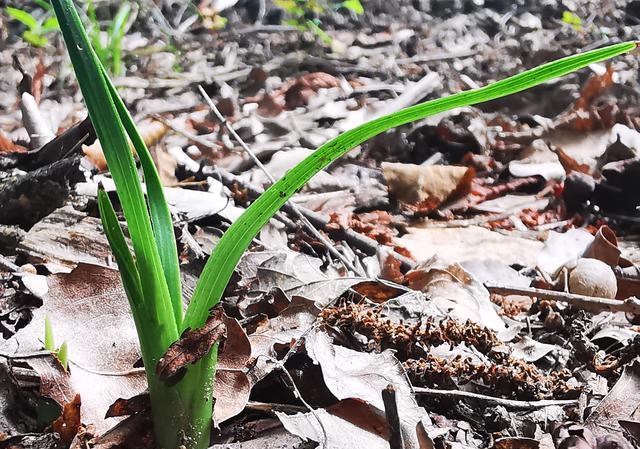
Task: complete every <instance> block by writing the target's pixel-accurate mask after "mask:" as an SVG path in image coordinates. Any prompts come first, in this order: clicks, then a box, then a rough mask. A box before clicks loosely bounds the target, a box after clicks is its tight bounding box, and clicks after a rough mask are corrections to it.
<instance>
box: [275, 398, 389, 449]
mask: <svg viewBox="0 0 640 449" xmlns="http://www.w3.org/2000/svg"><path fill="white" fill-rule="evenodd" d="M347 412H348V413H347ZM276 415H277V416H278V418H279V419H280V421H281V422H282V425H283V426H284V428H285V429H287V431H288V432H290V433H292V434H294V435H297V436H299V437H300V438H302V439H303V440H305V441H307V440H311V441H315V442H318V443H321V446H322V447H324V448H326V449H345V448H367V449H389V442H388V441H387V439H386V438H384V437H383V436H381V434H382V435H385V434H386V433H388V428H387V429H384V427H383V426H384V425H385V424H386V422H383V420H384V415H382V416H380V411H378V410H376V409H375V408H374V407H372V406H370V405H369V404H367V403H365V402H362V401H354V400H351V399H346V400H343V401H340V402H338V403H337V404H335V405H333V406H332V407H331V410H329V409H327V410H325V409H319V410H315V411H314V412H313V413H311V412H309V413H297V414H295V415H286V414H284V413H280V412H276ZM318 420H320V422H321V423H322V424H320V423H318ZM385 430H386V432H385ZM322 443H324V444H322Z"/></svg>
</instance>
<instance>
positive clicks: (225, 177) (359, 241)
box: [217, 168, 416, 272]
mask: <svg viewBox="0 0 640 449" xmlns="http://www.w3.org/2000/svg"><path fill="white" fill-rule="evenodd" d="M217 170H218V172H219V173H220V178H221V180H222V182H223V183H224V184H225V185H226V186H227V187H229V186H230V185H231V184H233V183H237V184H238V185H240V186H241V187H242V188H243V189H246V190H247V191H248V193H249V195H250V196H251V197H253V198H257V197H258V196H260V194H262V193H263V192H264V191H263V190H262V189H260V188H258V187H256V186H254V185H251V184H249V183H247V182H245V181H244V180H243V179H241V178H239V177H238V176H235V175H233V174H231V173H229V172H227V171H225V170H223V169H221V168H218V169H217ZM282 210H283V211H285V212H288V213H291V214H293V213H294V212H293V210H292V209H291V208H290V207H289V203H286V204H285V205H284V206H282ZM298 210H300V212H302V213H303V214H304V216H305V217H307V219H308V220H309V221H310V222H311V223H312V224H313V225H314V226H316V227H318V228H321V229H325V230H326V226H327V225H328V224H329V221H330V220H329V217H327V216H326V215H324V214H320V213H318V212H315V211H312V210H310V209H307V208H305V207H301V206H298ZM329 232H330V233H331V235H332V237H333V238H334V239H335V238H338V239H340V240H343V241H344V242H346V243H348V244H349V245H350V246H352V247H354V248H357V249H359V250H360V251H362V252H363V253H365V254H366V255H368V256H374V255H375V254H376V253H377V251H378V247H379V246H380V244H379V243H378V242H377V241H375V240H373V239H372V238H371V237H369V236H367V235H365V234H360V233H359V232H356V231H354V230H353V229H349V228H340V230H339V231H336V232H333V231H329ZM391 250H392V251H393V248H391ZM393 256H394V257H395V258H396V259H398V260H399V261H400V262H401V263H402V266H401V268H402V270H403V272H406V271H409V270H411V269H412V268H414V267H415V265H416V263H415V261H413V260H411V259H409V258H408V257H405V256H403V255H402V254H399V253H397V252H395V251H393Z"/></svg>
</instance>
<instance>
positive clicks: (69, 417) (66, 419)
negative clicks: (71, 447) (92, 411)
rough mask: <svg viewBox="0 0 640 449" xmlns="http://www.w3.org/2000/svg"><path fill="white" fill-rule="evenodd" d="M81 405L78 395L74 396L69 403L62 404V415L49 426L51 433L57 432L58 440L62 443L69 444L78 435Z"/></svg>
mask: <svg viewBox="0 0 640 449" xmlns="http://www.w3.org/2000/svg"><path fill="white" fill-rule="evenodd" d="M81 405H82V401H81V400H80V395H79V394H76V395H75V397H74V398H73V400H72V401H71V402H68V403H66V404H64V407H63V408H62V415H60V417H59V418H58V419H56V420H55V421H54V422H53V424H52V425H51V427H52V428H53V431H54V432H58V434H59V435H60V440H61V441H62V442H63V443H66V444H69V443H71V441H72V440H73V438H74V437H75V436H76V434H77V433H78V429H79V428H80V407H81Z"/></svg>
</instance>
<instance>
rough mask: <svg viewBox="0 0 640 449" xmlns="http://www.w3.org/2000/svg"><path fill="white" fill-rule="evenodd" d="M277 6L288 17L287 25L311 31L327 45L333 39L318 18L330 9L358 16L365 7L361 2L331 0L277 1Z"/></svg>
mask: <svg viewBox="0 0 640 449" xmlns="http://www.w3.org/2000/svg"><path fill="white" fill-rule="evenodd" d="M275 3H276V5H277V6H279V7H280V8H282V9H283V10H284V11H285V12H286V13H287V14H288V15H289V19H288V20H287V23H288V24H289V25H293V26H295V27H297V28H298V29H300V30H305V31H311V32H313V33H314V34H315V35H316V36H318V37H319V38H320V39H321V40H322V41H323V42H324V43H325V44H331V42H332V39H331V37H330V36H329V35H328V34H327V33H326V32H325V31H324V30H323V29H322V26H321V25H322V22H321V21H320V19H319V18H318V17H319V16H320V15H322V14H323V13H324V12H325V11H326V10H327V9H328V8H331V9H338V8H345V9H348V10H350V11H353V12H354V13H356V14H362V13H363V12H364V7H363V6H362V3H360V0H345V1H342V2H334V1H331V0H276V2H275Z"/></svg>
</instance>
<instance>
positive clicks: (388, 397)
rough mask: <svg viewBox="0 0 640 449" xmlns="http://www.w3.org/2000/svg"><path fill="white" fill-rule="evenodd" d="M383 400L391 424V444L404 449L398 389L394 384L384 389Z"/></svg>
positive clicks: (388, 421)
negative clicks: (397, 399) (397, 401)
mask: <svg viewBox="0 0 640 449" xmlns="http://www.w3.org/2000/svg"><path fill="white" fill-rule="evenodd" d="M382 401H383V402H384V414H385V416H386V417H387V423H388V424H389V446H390V448H391V449H403V448H404V444H403V443H402V431H401V430H400V417H399V416H398V404H396V389H395V388H394V387H393V385H392V384H389V385H387V388H385V389H384V390H382Z"/></svg>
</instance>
